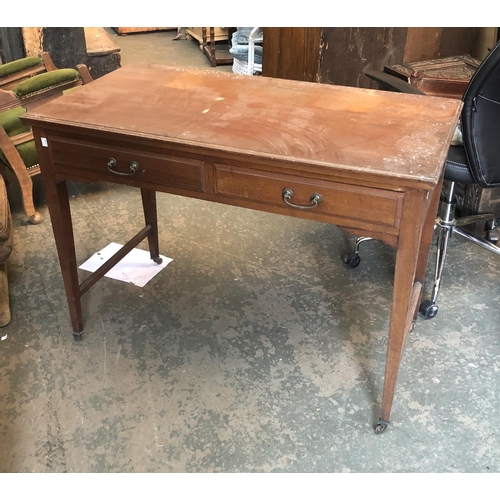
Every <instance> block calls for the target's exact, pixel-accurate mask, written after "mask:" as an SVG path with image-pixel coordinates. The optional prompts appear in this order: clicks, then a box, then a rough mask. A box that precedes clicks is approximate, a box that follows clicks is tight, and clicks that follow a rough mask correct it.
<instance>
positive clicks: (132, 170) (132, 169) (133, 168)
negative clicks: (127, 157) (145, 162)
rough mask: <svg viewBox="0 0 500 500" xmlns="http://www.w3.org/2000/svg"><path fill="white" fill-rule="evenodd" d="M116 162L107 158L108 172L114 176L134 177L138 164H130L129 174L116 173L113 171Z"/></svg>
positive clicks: (134, 162)
mask: <svg viewBox="0 0 500 500" xmlns="http://www.w3.org/2000/svg"><path fill="white" fill-rule="evenodd" d="M117 164H118V162H117V161H116V160H115V159H114V158H108V165H107V167H108V170H109V171H110V172H112V173H113V174H116V175H123V176H129V175H134V174H135V173H136V172H137V171H138V170H139V164H138V163H137V162H136V161H131V162H130V172H128V173H127V172H118V171H117V170H113V169H114V168H115V167H116V165H117Z"/></svg>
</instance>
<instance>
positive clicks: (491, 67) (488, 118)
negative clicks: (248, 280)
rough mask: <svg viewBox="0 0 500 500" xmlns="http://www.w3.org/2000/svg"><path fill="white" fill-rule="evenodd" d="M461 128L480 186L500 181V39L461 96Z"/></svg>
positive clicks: (474, 174) (495, 183) (487, 185)
mask: <svg viewBox="0 0 500 500" xmlns="http://www.w3.org/2000/svg"><path fill="white" fill-rule="evenodd" d="M462 101H463V102H464V107H463V110H462V129H463V138H464V146H465V151H466V153H467V159H468V161H469V166H470V168H471V171H472V175H473V177H474V179H475V181H476V182H477V184H479V185H480V186H481V187H483V188H487V187H493V186H498V185H500V43H498V44H497V45H496V46H495V47H494V48H493V49H492V50H491V52H490V53H489V54H488V55H487V56H486V58H485V59H484V61H483V62H482V63H481V65H480V66H479V68H478V69H477V71H476V73H475V74H474V75H473V77H472V78H471V81H470V82H469V85H468V86H467V89H466V91H465V93H464V95H463V97H462Z"/></svg>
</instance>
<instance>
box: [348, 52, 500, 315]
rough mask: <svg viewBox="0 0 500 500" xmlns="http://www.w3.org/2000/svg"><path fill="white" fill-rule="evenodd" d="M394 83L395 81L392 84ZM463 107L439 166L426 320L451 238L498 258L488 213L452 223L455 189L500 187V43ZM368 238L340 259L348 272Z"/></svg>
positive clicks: (401, 84) (382, 77) (384, 78)
mask: <svg viewBox="0 0 500 500" xmlns="http://www.w3.org/2000/svg"><path fill="white" fill-rule="evenodd" d="M365 74H366V75H367V76H368V77H370V78H372V79H373V80H376V81H377V82H379V83H380V87H381V89H391V90H395V91H399V92H410V93H413V94H415V93H421V92H420V91H418V92H416V91H415V90H416V89H415V88H414V87H412V86H411V85H410V84H409V83H408V84H407V83H406V82H405V81H404V80H400V79H398V78H396V77H394V76H391V75H386V74H385V73H383V72H380V71H367V72H366V73H365ZM395 79H396V80H399V81H397V82H395V81H394V80H395ZM462 101H463V103H464V107H463V110H462V114H461V127H462V135H463V145H454V146H451V147H450V149H449V152H448V157H447V159H446V163H445V173H444V179H445V182H444V184H443V190H442V193H441V203H440V207H439V212H438V216H437V219H436V226H435V227H436V228H439V234H438V238H437V253H436V268H435V273H434V284H433V287H432V292H431V296H430V298H429V299H426V300H424V301H423V302H422V303H421V304H420V309H419V311H420V313H421V314H422V316H423V317H424V318H426V319H430V318H433V317H434V316H436V314H437V312H438V306H437V304H436V302H437V297H438V294H439V289H440V286H441V278H442V274H443V268H444V262H445V258H446V251H447V248H448V241H449V239H450V237H451V235H452V234H458V235H460V236H463V237H464V238H466V239H467V240H469V241H471V242H473V243H476V244H477V245H480V246H481V247H483V248H485V249H487V250H490V251H492V252H494V253H496V254H498V255H500V247H498V246H497V243H498V230H497V221H496V220H495V216H494V215H493V214H491V213H484V214H477V215H470V216H466V217H459V218H455V207H456V199H455V187H456V183H460V184H478V185H479V186H481V187H482V188H492V187H495V186H500V43H498V44H497V45H496V46H495V47H494V48H493V49H492V50H491V51H490V53H489V54H488V55H487V57H486V58H485V59H484V61H483V62H482V63H481V65H480V66H479V68H478V69H477V71H476V73H475V74H474V75H473V77H472V79H471V81H470V82H469V85H468V87H467V89H466V91H465V93H464V95H463V97H462ZM478 222H484V223H485V228H484V229H485V230H484V235H483V236H484V237H478V236H476V235H475V234H473V233H472V232H470V231H468V230H466V229H464V228H463V226H467V225H470V224H477V223H478ZM369 239H370V238H367V237H361V238H358V239H357V241H356V247H355V251H354V252H353V253H350V254H347V255H346V256H345V257H344V262H345V263H346V264H347V265H348V266H349V267H351V268H354V267H357V266H358V265H359V263H360V260H361V259H360V257H359V255H358V252H359V245H360V243H362V242H363V241H366V240H369Z"/></svg>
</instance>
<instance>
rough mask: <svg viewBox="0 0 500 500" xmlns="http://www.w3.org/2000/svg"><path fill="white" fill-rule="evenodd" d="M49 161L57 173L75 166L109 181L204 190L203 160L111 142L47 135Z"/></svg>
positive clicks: (70, 171) (70, 170)
mask: <svg viewBox="0 0 500 500" xmlns="http://www.w3.org/2000/svg"><path fill="white" fill-rule="evenodd" d="M49 147H50V150H51V154H52V164H53V166H54V170H55V171H56V172H58V173H62V174H64V173H67V174H70V173H73V174H74V173H75V167H76V168H78V169H79V172H80V173H81V174H82V175H83V176H85V172H88V173H93V174H96V173H98V174H99V175H98V178H99V179H100V180H108V181H110V182H120V181H121V182H125V183H128V184H135V183H136V182H147V183H148V184H156V185H158V186H166V187H172V188H178V189H186V190H189V191H196V192H201V193H202V192H204V191H205V162H203V161H198V160H192V159H189V158H182V157H178V156H170V155H167V154H162V153H154V152H149V151H141V150H139V149H132V148H130V149H128V148H119V147H114V146H105V145H103V146H96V145H95V144H87V143H85V142H83V141H78V140H67V139H63V138H59V137H51V138H50V139H49Z"/></svg>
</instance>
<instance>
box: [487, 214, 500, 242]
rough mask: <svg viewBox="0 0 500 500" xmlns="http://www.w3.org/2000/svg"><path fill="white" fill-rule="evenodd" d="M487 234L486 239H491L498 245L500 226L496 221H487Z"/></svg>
mask: <svg viewBox="0 0 500 500" xmlns="http://www.w3.org/2000/svg"><path fill="white" fill-rule="evenodd" d="M484 229H485V231H486V234H485V237H484V239H485V240H486V241H489V242H490V243H492V244H493V245H498V241H499V240H500V235H499V233H498V227H497V225H496V221H494V220H489V221H487V222H486V224H485V227H484Z"/></svg>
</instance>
